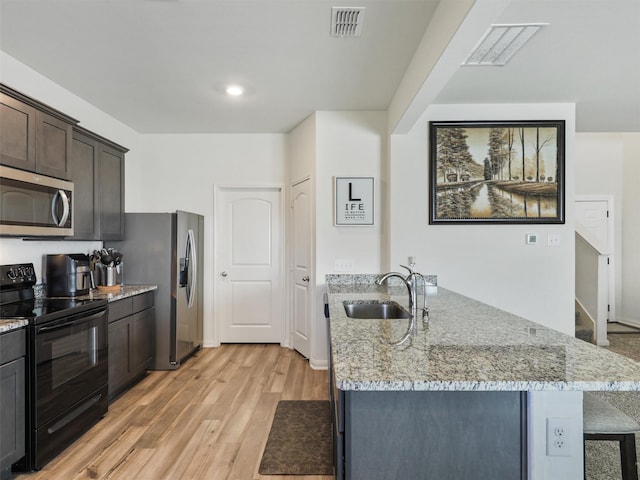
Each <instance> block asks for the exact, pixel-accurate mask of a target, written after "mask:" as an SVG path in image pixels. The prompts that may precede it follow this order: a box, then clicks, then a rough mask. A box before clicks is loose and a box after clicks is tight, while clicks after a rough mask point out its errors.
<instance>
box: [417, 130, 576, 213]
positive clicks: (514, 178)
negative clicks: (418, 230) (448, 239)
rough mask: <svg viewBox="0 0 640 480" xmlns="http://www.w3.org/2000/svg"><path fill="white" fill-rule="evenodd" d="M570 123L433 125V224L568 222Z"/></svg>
mask: <svg viewBox="0 0 640 480" xmlns="http://www.w3.org/2000/svg"><path fill="white" fill-rule="evenodd" d="M564 129H565V125H564V120H549V121H503V122H484V121H476V122H430V123H429V177H430V180H429V223H430V224H456V223H507V224H512V223H564V208H565V205H564V197H565V192H564Z"/></svg>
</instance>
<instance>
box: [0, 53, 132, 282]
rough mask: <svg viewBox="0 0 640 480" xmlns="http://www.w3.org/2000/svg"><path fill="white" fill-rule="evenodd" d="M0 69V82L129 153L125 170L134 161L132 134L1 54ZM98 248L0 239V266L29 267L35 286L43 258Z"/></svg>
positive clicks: (88, 244) (95, 244)
mask: <svg viewBox="0 0 640 480" xmlns="http://www.w3.org/2000/svg"><path fill="white" fill-rule="evenodd" d="M0 65H1V67H2V68H0V82H2V83H4V84H5V85H7V86H9V87H12V88H14V89H15V90H18V91H19V92H21V93H24V94H25V95H28V96H30V97H32V98H34V99H35V100H39V101H41V102H43V103H45V104H47V105H49V106H51V107H53V108H55V109H57V110H60V111H61V112H64V113H66V114H67V115H69V116H71V117H73V118H75V119H76V120H79V121H80V125H82V126H84V127H85V128H88V129H89V130H91V131H94V132H95V133H97V134H99V135H102V136H103V137H106V138H108V139H110V140H112V141H114V142H116V143H118V144H120V145H122V146H124V147H127V148H129V149H131V152H129V153H128V154H127V155H126V164H127V166H128V165H131V164H133V163H135V162H137V161H138V159H139V154H138V151H137V150H138V149H137V144H138V134H137V133H136V132H135V131H134V130H132V129H131V128H129V127H127V126H126V125H124V124H123V123H120V122H118V121H117V120H115V119H114V118H113V117H111V116H109V115H107V114H106V113H104V112H102V111H101V110H99V109H97V108H95V107H94V106H92V105H91V104H89V103H87V102H85V101H84V100H82V99H81V98H80V97H78V96H76V95H74V94H73V93H71V92H69V91H68V90H65V89H64V88H62V87H60V86H59V85H57V84H56V83H54V82H52V81H51V80H49V79H48V78H46V77H44V76H42V75H40V74H39V73H37V72H36V71H34V70H32V69H31V68H29V67H27V66H26V65H24V64H22V63H20V62H18V61H17V60H15V59H14V58H13V57H11V56H9V55H7V54H5V53H4V52H0ZM127 180H128V179H127ZM128 183H129V182H128V181H127V184H128ZM128 190H129V189H127V191H128ZM101 246H102V243H101V242H69V241H64V242H63V241H23V240H21V239H14V238H0V264H9V263H33V264H34V266H35V268H36V272H37V277H38V282H41V281H42V272H41V266H42V255H43V254H47V253H89V252H91V251H93V250H94V249H96V248H100V247H101Z"/></svg>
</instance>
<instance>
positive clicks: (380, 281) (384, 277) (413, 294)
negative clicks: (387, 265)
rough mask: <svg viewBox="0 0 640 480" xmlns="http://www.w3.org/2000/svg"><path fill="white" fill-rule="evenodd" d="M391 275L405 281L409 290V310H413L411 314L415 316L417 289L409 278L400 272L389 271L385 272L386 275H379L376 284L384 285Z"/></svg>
mask: <svg viewBox="0 0 640 480" xmlns="http://www.w3.org/2000/svg"><path fill="white" fill-rule="evenodd" d="M391 277H397V278H399V279H400V280H402V283H404V284H405V285H406V287H407V290H408V292H409V310H410V311H411V315H413V316H414V317H415V312H414V310H415V305H416V303H417V302H416V290H415V288H411V284H410V283H409V282H408V281H407V278H406V277H405V276H404V275H402V274H401V273H398V272H389V273H385V274H384V275H382V276H380V277H378V278H377V279H376V285H382V284H383V283H384V282H386V281H387V279H389V278H391Z"/></svg>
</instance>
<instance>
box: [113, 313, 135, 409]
mask: <svg viewBox="0 0 640 480" xmlns="http://www.w3.org/2000/svg"><path fill="white" fill-rule="evenodd" d="M131 333H132V332H131V317H125V318H123V319H122V320H118V321H116V322H113V323H110V324H109V400H111V399H113V398H114V397H115V396H116V395H117V394H118V393H120V390H121V389H122V387H124V386H125V385H127V383H129V380H130V378H131V358H130V351H131V337H132V335H131Z"/></svg>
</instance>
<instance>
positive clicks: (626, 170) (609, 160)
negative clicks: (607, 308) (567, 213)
mask: <svg viewBox="0 0 640 480" xmlns="http://www.w3.org/2000/svg"><path fill="white" fill-rule="evenodd" d="M638 178H640V134H638V133H579V134H576V193H577V194H580V195H587V194H602V195H604V194H606V195H613V198H614V208H615V211H614V214H615V216H614V218H615V233H614V235H615V248H616V320H618V321H620V322H624V323H631V324H635V325H638V326H640V249H639V248H638V245H640V215H638V207H639V206H640V189H638V188H637V179H638Z"/></svg>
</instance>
